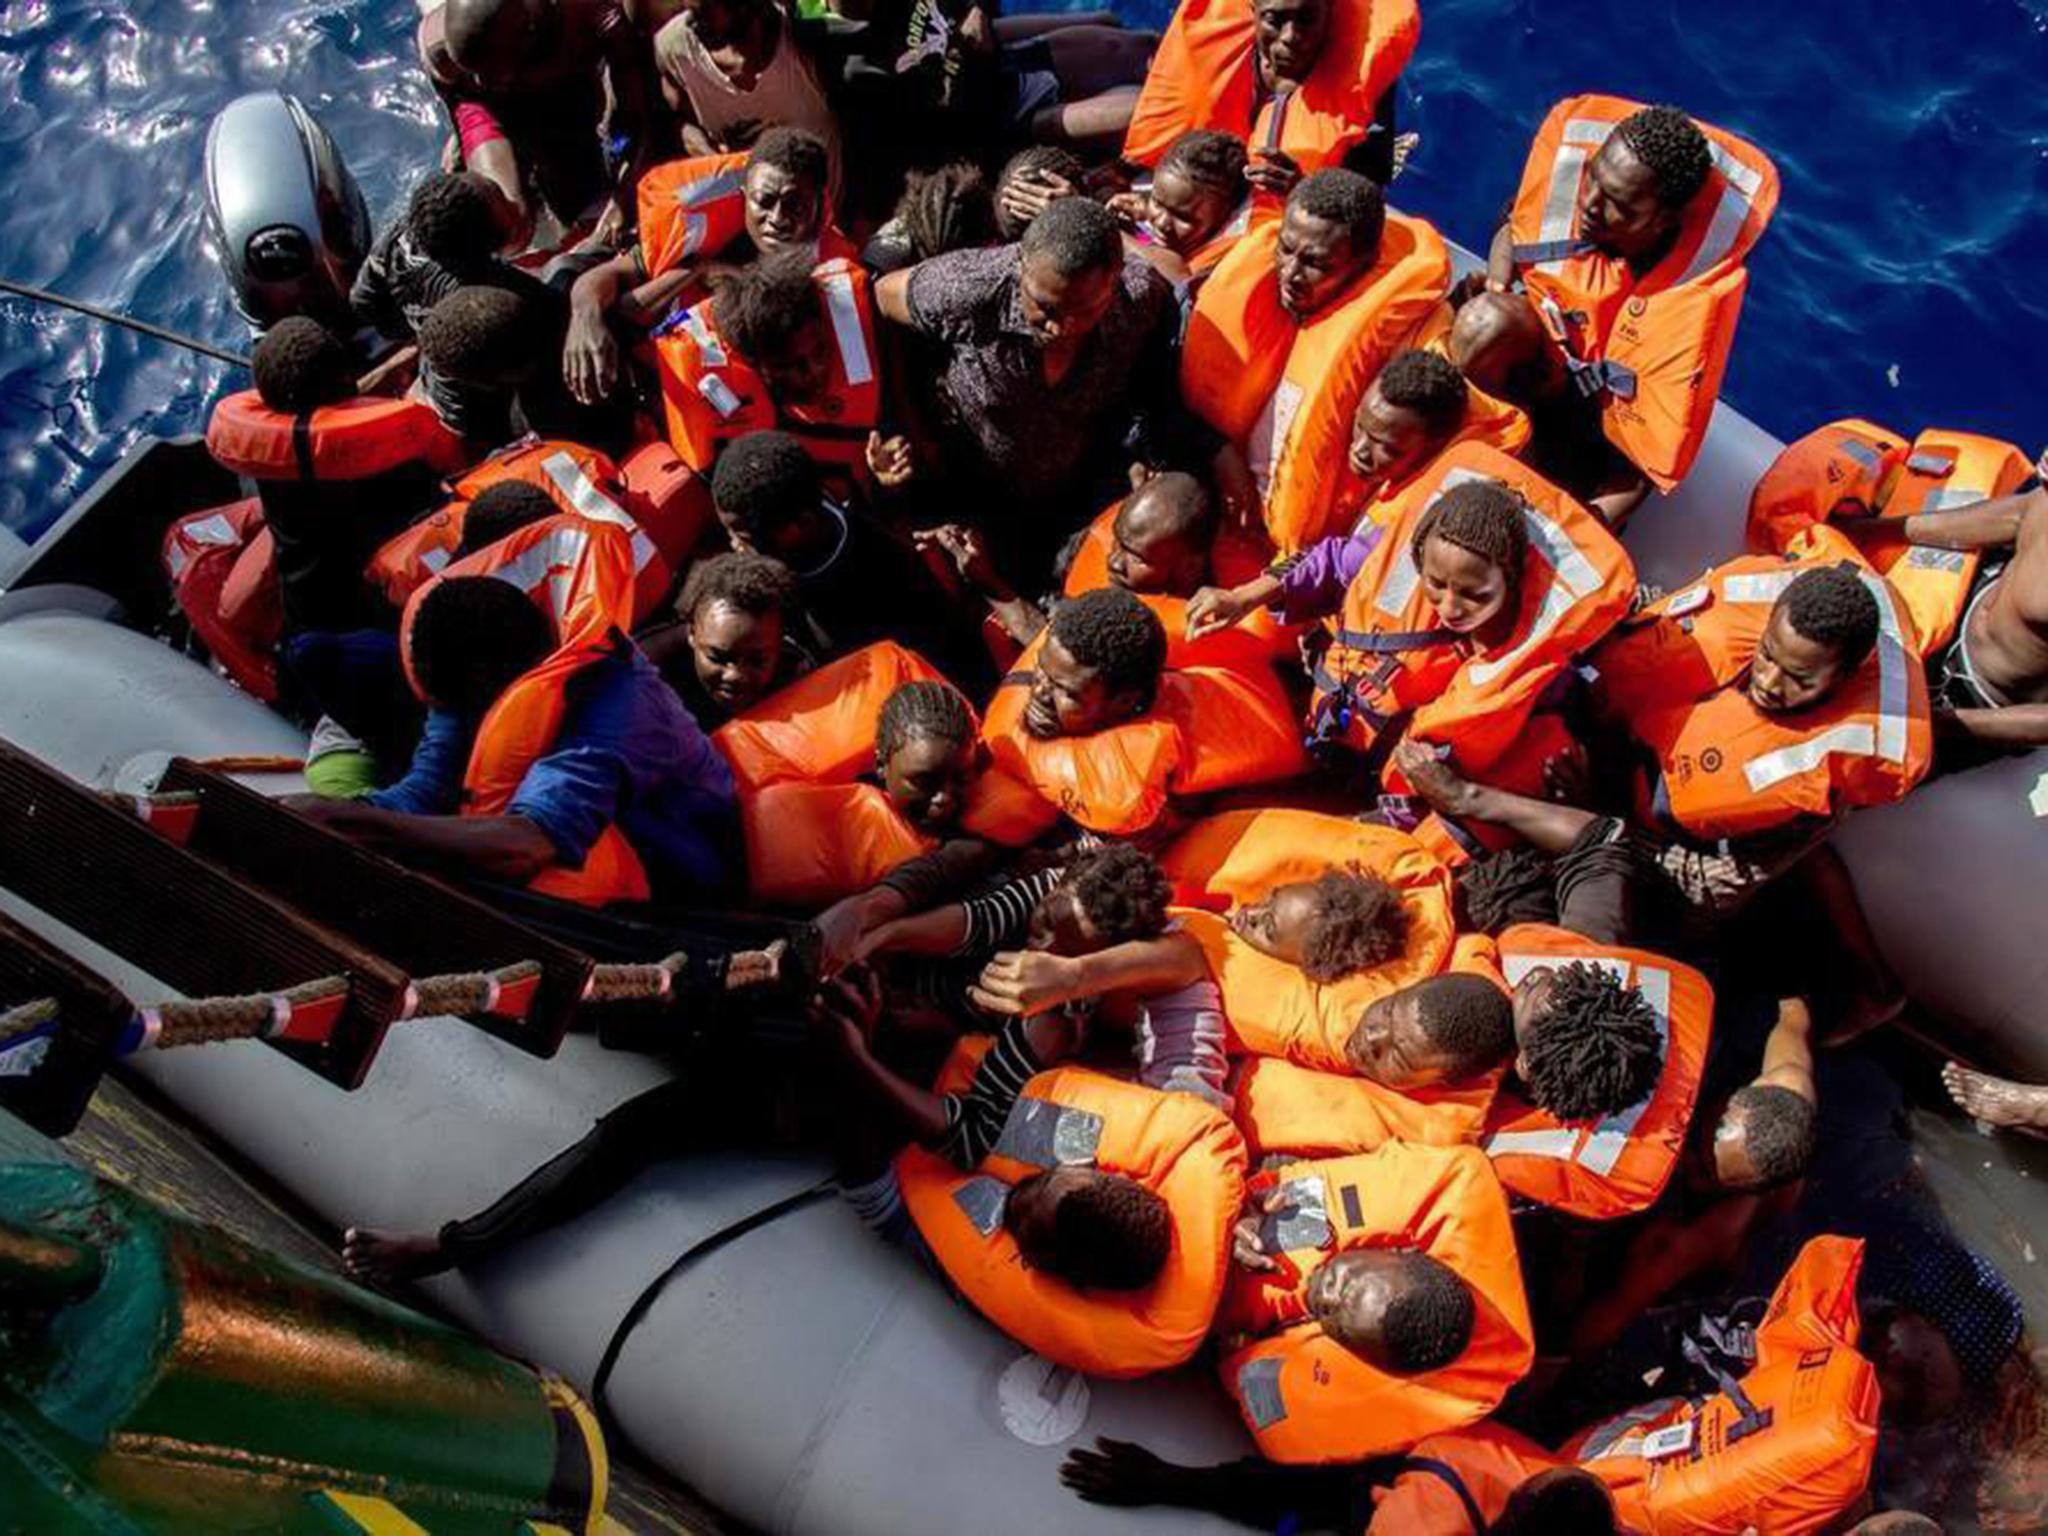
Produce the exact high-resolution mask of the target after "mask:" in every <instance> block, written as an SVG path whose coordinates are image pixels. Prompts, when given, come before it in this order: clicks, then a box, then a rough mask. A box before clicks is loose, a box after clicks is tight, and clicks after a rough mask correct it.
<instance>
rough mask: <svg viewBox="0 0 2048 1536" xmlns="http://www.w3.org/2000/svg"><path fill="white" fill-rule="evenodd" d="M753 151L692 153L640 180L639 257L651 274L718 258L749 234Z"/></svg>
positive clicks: (653, 168) (648, 173)
mask: <svg viewBox="0 0 2048 1536" xmlns="http://www.w3.org/2000/svg"><path fill="white" fill-rule="evenodd" d="M751 158H752V152H751V151H748V150H741V151H739V152H738V153H736V154H730V155H695V156H691V157H689V158H687V159H683V160H671V161H669V162H668V163H667V164H665V165H657V166H654V167H652V168H651V169H650V170H648V171H647V172H646V173H645V174H644V175H642V176H641V178H640V184H639V187H638V189H637V194H636V202H637V204H638V206H639V212H640V260H641V262H642V264H643V265H644V266H645V267H646V268H647V275H648V276H649V277H659V276H661V275H662V274H663V273H664V272H673V271H674V270H675V269H676V268H677V267H680V266H681V265H682V264H683V263H684V262H686V261H703V260H705V259H707V258H709V257H712V256H716V255H717V254H718V253H719V252H720V251H723V250H724V249H725V248H726V247H727V246H729V245H731V244H732V243H733V241H735V240H737V239H739V237H740V236H741V235H743V234H745V233H746V232H747V192H746V183H747V161H748V160H749V159H751Z"/></svg>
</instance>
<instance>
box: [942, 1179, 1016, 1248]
mask: <svg viewBox="0 0 2048 1536" xmlns="http://www.w3.org/2000/svg"><path fill="white" fill-rule="evenodd" d="M1009 1202H1010V1186H1009V1185H1007V1184H1005V1183H1004V1182H1003V1181H1002V1180H1001V1179H992V1178H990V1177H989V1176H988V1175H987V1174H985V1173H980V1174H976V1175H975V1176H974V1177H973V1178H971V1179H969V1180H968V1181H967V1182H966V1183H965V1184H962V1185H961V1186H960V1187H959V1188H958V1189H956V1190H954V1191H953V1203H954V1204H955V1205H957V1206H959V1207H960V1214H961V1215H963V1216H965V1217H966V1218H967V1220H968V1221H969V1222H970V1223H971V1224H972V1225H973V1227H974V1230H975V1231H977V1232H979V1233H980V1234H981V1235H982V1236H983V1237H993V1236H995V1232H996V1228H997V1227H1000V1226H1001V1225H1002V1224H1003V1208H1004V1207H1005V1206H1006V1205H1008V1204H1009Z"/></svg>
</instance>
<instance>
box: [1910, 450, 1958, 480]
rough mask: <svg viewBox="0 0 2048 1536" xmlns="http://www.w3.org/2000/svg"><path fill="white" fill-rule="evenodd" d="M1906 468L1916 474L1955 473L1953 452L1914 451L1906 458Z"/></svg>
mask: <svg viewBox="0 0 2048 1536" xmlns="http://www.w3.org/2000/svg"><path fill="white" fill-rule="evenodd" d="M1906 468H1908V469H1910V470H1911V471H1912V472H1913V473H1914V474H1916V475H1952V474H1954V473H1955V469H1956V461H1955V455H1954V454H1948V453H1916V454H1912V455H1911V456H1909V457H1908V458H1907V460H1906Z"/></svg>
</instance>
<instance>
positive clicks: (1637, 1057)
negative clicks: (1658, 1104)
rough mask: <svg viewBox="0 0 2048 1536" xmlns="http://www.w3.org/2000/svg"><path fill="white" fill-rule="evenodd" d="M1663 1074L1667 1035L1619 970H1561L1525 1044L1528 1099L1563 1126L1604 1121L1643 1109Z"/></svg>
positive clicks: (1577, 963) (1578, 965)
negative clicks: (1564, 1122)
mask: <svg viewBox="0 0 2048 1536" xmlns="http://www.w3.org/2000/svg"><path fill="white" fill-rule="evenodd" d="M1663 1070H1664V1034H1663V1031H1662V1030H1661V1029H1659V1028H1658V1026H1657V1013H1656V1010H1655V1009H1653V1008H1652V1007H1651V1006H1650V1004H1649V1001H1648V1000H1647V999H1646V998H1644V996H1643V994H1642V993H1640V992H1638V991H1637V990H1636V989H1635V988H1634V987H1626V986H1623V985H1622V984H1621V981H1620V979H1619V978H1618V977H1617V976H1615V975H1614V973H1613V972H1612V971H1608V970H1604V969H1602V968H1601V967H1599V966H1597V965H1588V964H1586V963H1585V962H1584V961H1582V960H1574V961H1571V962H1569V963H1567V964H1564V965H1560V966H1558V967H1557V969H1556V972H1555V979H1554V980H1553V982H1552V984H1551V988H1550V1006H1549V1009H1548V1010H1547V1011H1546V1012H1545V1013H1544V1015H1543V1017H1542V1018H1541V1019H1538V1020H1536V1021H1535V1022H1534V1023H1533V1024H1532V1025H1531V1026H1530V1027H1529V1030H1528V1032H1527V1036H1526V1038H1525V1039H1524V1040H1523V1041H1522V1059H1521V1074H1522V1081H1523V1082H1524V1083H1525V1084H1526V1085H1527V1087H1528V1089H1529V1097H1530V1098H1531V1099H1533V1100H1534V1101H1535V1102H1536V1103H1537V1104H1538V1105H1539V1106H1540V1107H1541V1108H1543V1109H1546V1110H1548V1111H1549V1112H1550V1113H1551V1114H1553V1115H1555V1116H1557V1118H1558V1119H1560V1120H1597V1119H1599V1118H1600V1117H1601V1116H1603V1115H1612V1114H1618V1113H1619V1112H1620V1111H1622V1110H1624V1109H1627V1108H1628V1107H1629V1105H1631V1104H1637V1103H1640V1102H1641V1101H1642V1100H1644V1099H1646V1098H1648V1097H1649V1096H1650V1091H1651V1090H1652V1089H1653V1088H1655V1087H1656V1086H1657V1078H1658V1076H1659V1074H1660V1073H1662V1071H1663Z"/></svg>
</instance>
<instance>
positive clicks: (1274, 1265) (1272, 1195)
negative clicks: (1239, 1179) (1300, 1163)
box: [1230, 1189, 1286, 1274]
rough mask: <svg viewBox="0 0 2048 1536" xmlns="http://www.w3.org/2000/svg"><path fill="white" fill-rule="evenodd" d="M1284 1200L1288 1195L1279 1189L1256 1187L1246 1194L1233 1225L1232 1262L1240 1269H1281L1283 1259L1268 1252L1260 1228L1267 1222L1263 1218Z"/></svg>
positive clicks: (1267, 1271) (1275, 1270)
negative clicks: (1259, 1188)
mask: <svg viewBox="0 0 2048 1536" xmlns="http://www.w3.org/2000/svg"><path fill="white" fill-rule="evenodd" d="M1285 1200H1286V1196H1285V1195H1283V1194H1282V1193H1281V1192H1280V1191H1279V1190H1277V1189H1262V1190H1255V1191H1253V1192H1252V1193H1251V1194H1249V1195H1247V1196H1246V1197H1245V1202H1244V1207H1245V1208H1244V1214H1243V1215H1241V1216H1239V1217H1238V1218H1237V1221H1236V1223H1235V1224H1234V1225H1233V1226H1232V1227H1231V1229H1230V1262H1231V1263H1233V1264H1235V1265H1237V1266H1238V1267H1239V1268H1241V1269H1256V1270H1263V1271H1265V1272H1266V1273H1269V1274H1271V1273H1276V1272H1278V1270H1279V1268H1280V1261H1279V1260H1278V1259H1276V1258H1274V1257H1273V1256H1272V1255H1271V1254H1270V1253H1268V1252H1266V1240H1265V1238H1264V1237H1263V1236H1261V1234H1260V1229H1261V1228H1262V1227H1263V1226H1264V1225H1265V1221H1264V1219H1263V1218H1265V1217H1267V1216H1270V1215H1272V1214H1273V1212H1275V1211H1276V1210H1278V1209H1279V1208H1280V1207H1281V1205H1282V1204H1283V1203H1285Z"/></svg>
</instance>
